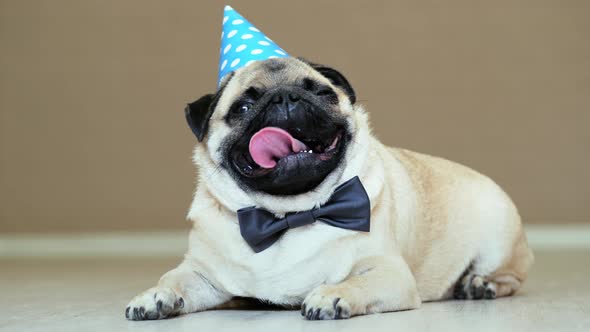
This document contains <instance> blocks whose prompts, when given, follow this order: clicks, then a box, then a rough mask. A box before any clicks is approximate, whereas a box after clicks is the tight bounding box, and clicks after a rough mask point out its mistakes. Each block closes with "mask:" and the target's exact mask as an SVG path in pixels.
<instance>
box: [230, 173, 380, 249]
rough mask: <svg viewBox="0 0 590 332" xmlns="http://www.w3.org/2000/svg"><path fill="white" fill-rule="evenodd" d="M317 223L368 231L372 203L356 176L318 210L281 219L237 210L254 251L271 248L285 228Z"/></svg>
mask: <svg viewBox="0 0 590 332" xmlns="http://www.w3.org/2000/svg"><path fill="white" fill-rule="evenodd" d="M317 220H319V221H321V222H323V223H326V224H328V225H330V226H334V227H339V228H344V229H350V230H354V231H361V232H368V231H369V229H370V221H371V204H370V201H369V196H368V195H367V192H366V191H365V188H364V187H363V184H362V183H361V180H360V179H359V178H358V176H355V177H354V178H352V179H350V180H348V181H346V182H344V183H343V184H341V185H340V186H338V188H336V190H334V193H333V194H332V197H330V199H329V200H328V201H327V202H326V204H324V205H322V206H321V207H319V208H317V209H312V210H309V211H303V212H296V213H288V214H287V215H286V216H285V218H282V219H278V218H275V217H274V215H273V214H272V213H270V212H268V211H266V210H263V209H258V208H256V207H253V206H252V207H247V208H243V209H239V210H238V221H239V222H240V233H241V234H242V237H243V238H244V240H246V242H247V243H248V245H250V247H252V249H253V250H254V251H255V252H261V251H263V250H265V249H266V248H268V247H270V246H271V245H272V244H273V243H275V242H276V241H277V240H278V239H279V238H280V237H281V235H283V233H284V232H285V231H286V230H287V229H289V228H295V227H300V226H304V225H309V224H312V223H314V222H315V221H317Z"/></svg>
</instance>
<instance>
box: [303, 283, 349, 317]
mask: <svg viewBox="0 0 590 332" xmlns="http://www.w3.org/2000/svg"><path fill="white" fill-rule="evenodd" d="M351 313H352V309H351V307H350V304H349V303H348V301H347V300H346V299H345V298H344V297H343V296H342V295H340V294H338V292H337V291H335V290H334V289H331V287H330V286H327V285H323V286H320V287H318V288H316V289H315V290H313V291H312V292H311V293H310V294H309V295H307V297H306V298H305V300H304V301H303V304H302V305H301V315H302V316H303V317H305V318H306V319H308V320H327V319H346V318H350V316H351Z"/></svg>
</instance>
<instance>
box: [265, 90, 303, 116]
mask: <svg viewBox="0 0 590 332" xmlns="http://www.w3.org/2000/svg"><path fill="white" fill-rule="evenodd" d="M300 99H301V97H300V96H299V95H298V94H297V93H295V92H288V91H281V92H278V93H276V94H275V95H274V96H272V99H271V102H272V103H273V104H275V105H276V106H277V107H278V108H282V109H284V110H286V111H291V110H293V109H294V108H295V107H296V106H297V104H298V103H299V100H300Z"/></svg>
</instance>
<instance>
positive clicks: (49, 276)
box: [0, 251, 590, 332]
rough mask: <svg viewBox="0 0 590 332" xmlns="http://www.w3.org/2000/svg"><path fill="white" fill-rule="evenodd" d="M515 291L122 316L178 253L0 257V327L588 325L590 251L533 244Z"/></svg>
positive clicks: (571, 327)
mask: <svg viewBox="0 0 590 332" xmlns="http://www.w3.org/2000/svg"><path fill="white" fill-rule="evenodd" d="M536 254H537V263H536V265H535V267H534V269H533V271H532V272H531V276H530V279H529V280H528V281H527V283H526V284H525V287H524V288H523V289H522V291H521V292H520V293H519V294H518V295H517V296H515V297H512V298H506V299H498V300H494V301H448V302H438V303H426V304H424V305H423V306H422V308H421V309H418V310H412V311H405V312H396V313H387V314H377V315H370V316H363V317H356V318H352V319H350V320H342V321H306V320H304V319H302V317H301V316H300V315H299V312H298V311H210V312H203V313H196V314H190V315H185V316H181V317H178V318H174V319H168V320H163V321H150V322H130V321H127V320H125V318H124V315H123V311H124V309H125V305H126V304H127V302H128V301H129V299H130V298H131V297H132V296H133V295H135V294H136V293H138V292H139V291H142V290H144V289H145V288H147V287H150V286H152V285H153V284H154V283H155V281H156V280H157V279H158V278H159V276H160V275H161V274H162V273H163V272H165V271H167V270H168V269H170V268H172V267H174V266H175V264H176V262H177V260H176V259H174V260H172V259H168V260H162V259H158V260H156V259H154V260H149V259H141V260H137V259H136V260H124V259H120V260H92V261H79V260H78V261H75V260H49V261H48V260H43V261H40V260H18V261H7V260H2V261H0V330H1V331H83V332H88V331H127V330H135V331H146V332H147V331H175V332H176V331H191V332H196V331H217V330H220V331H225V330H239V331H243V332H245V331H280V332H288V331H308V330H309V331H311V330H321V331H378V330H383V331H429V330H433V331H434V330H436V331H453V332H461V331H590V284H589V282H590V278H589V277H588V276H589V275H590V264H589V262H590V260H589V259H588V256H589V255H590V251H585V252H584V251H575V252H571V251H569V252H537V253H536Z"/></svg>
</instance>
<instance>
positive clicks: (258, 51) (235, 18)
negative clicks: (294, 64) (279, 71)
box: [217, 6, 289, 85]
mask: <svg viewBox="0 0 590 332" xmlns="http://www.w3.org/2000/svg"><path fill="white" fill-rule="evenodd" d="M287 57H289V55H288V54H287V52H285V50H283V49H282V48H281V47H279V45H277V44H275V43H274V42H273V41H272V40H271V39H270V38H268V37H267V36H266V35H265V34H264V33H262V32H260V30H258V29H256V27H255V26H254V25H252V23H250V22H248V20H246V19H245V18H244V17H243V16H242V15H240V14H239V13H238V12H237V11H235V10H234V9H233V8H232V7H230V6H225V9H224V10H223V32H222V33H221V52H220V56H219V77H218V80H217V85H219V84H220V83H221V80H222V79H223V77H224V76H225V75H227V74H229V73H231V72H232V71H234V70H236V69H238V68H241V67H246V66H248V65H250V64H251V63H252V62H254V61H258V60H266V59H271V58H287Z"/></svg>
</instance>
